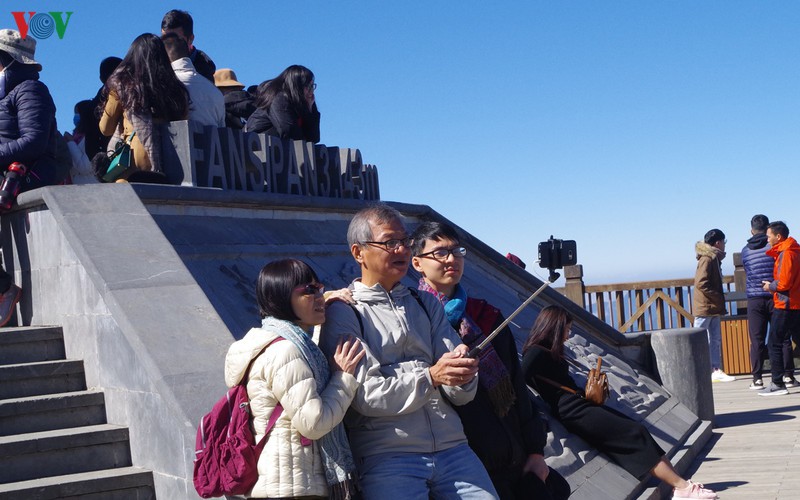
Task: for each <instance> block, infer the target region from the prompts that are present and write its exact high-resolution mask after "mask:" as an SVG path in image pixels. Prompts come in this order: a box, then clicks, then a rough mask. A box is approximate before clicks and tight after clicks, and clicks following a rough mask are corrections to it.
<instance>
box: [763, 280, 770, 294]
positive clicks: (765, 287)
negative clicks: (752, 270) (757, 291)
mask: <svg viewBox="0 0 800 500" xmlns="http://www.w3.org/2000/svg"><path fill="white" fill-rule="evenodd" d="M771 284H772V283H770V282H769V281H762V282H761V289H762V290H764V291H765V292H769V286H770V285H771Z"/></svg>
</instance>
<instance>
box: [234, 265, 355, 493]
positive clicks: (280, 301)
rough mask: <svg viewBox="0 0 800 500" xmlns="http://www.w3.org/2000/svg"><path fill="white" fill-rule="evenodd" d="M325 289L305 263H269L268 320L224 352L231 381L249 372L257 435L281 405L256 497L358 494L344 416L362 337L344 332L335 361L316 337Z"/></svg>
mask: <svg viewBox="0 0 800 500" xmlns="http://www.w3.org/2000/svg"><path fill="white" fill-rule="evenodd" d="M323 290H324V288H323V286H322V284H320V283H319V280H318V278H317V275H316V273H314V271H313V270H312V269H311V267H309V266H308V264H306V263H305V262H302V261H300V260H296V259H284V260H278V261H273V262H271V263H269V264H267V265H266V266H264V268H263V269H262V270H261V273H260V275H259V277H258V284H257V287H256V295H257V300H258V307H259V313H260V315H261V317H262V327H261V328H253V329H251V330H250V331H249V332H248V333H247V334H246V335H245V336H244V337H243V338H242V339H241V340H239V341H237V342H234V343H233V345H232V346H231V347H230V349H229V350H228V355H227V356H226V358H225V383H226V384H227V385H228V386H229V387H233V386H234V385H236V384H238V383H239V382H241V381H242V380H244V379H245V377H247V394H248V397H249V398H250V408H251V412H252V415H251V418H252V423H253V429H254V431H255V434H256V440H257V441H258V440H260V439H261V438H262V437H263V436H264V435H265V433H266V432H265V431H266V427H267V422H268V421H269V419H270V416H271V415H272V412H273V411H276V408H278V407H279V405H280V407H282V413H281V415H280V417H279V418H278V420H277V421H276V423H275V426H274V427H273V428H272V430H271V432H270V434H269V436H268V438H267V443H266V446H265V447H264V451H263V452H262V453H261V456H260V457H259V459H258V474H259V478H258V481H257V482H256V484H255V486H254V487H253V489H252V491H250V492H249V493H248V495H247V496H248V497H249V498H296V497H308V498H314V497H324V498H342V499H347V498H352V497H353V495H354V494H355V485H354V482H353V479H354V474H355V464H354V462H353V457H352V454H351V452H350V447H349V445H348V442H347V436H346V435H345V431H344V427H343V426H342V424H341V421H342V418H343V417H344V414H345V412H346V411H347V408H348V407H349V406H350V402H351V401H352V399H353V396H354V395H355V393H356V390H357V389H358V387H359V383H358V382H357V381H356V379H355V377H354V376H353V373H354V372H355V369H356V366H357V365H358V363H359V362H360V361H361V358H363V357H364V350H363V347H362V346H361V342H360V341H359V340H357V339H353V338H345V339H342V341H340V342H339V343H338V345H337V348H336V352H335V353H333V356H332V359H331V360H330V366H329V361H328V360H326V358H325V355H324V354H323V353H322V351H320V350H319V348H318V347H317V346H316V344H314V342H313V341H312V340H311V330H312V329H313V327H314V326H315V325H319V324H322V323H323V322H324V321H325V299H324V298H323V294H322V293H323ZM253 360H254V361H253ZM251 361H252V366H251V368H250V371H249V373H246V372H247V368H248V366H250V363H251Z"/></svg>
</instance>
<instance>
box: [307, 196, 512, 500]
mask: <svg viewBox="0 0 800 500" xmlns="http://www.w3.org/2000/svg"><path fill="white" fill-rule="evenodd" d="M347 241H348V244H349V245H350V252H351V253H352V255H353V258H354V259H355V260H356V262H358V264H359V265H360V267H361V278H360V279H356V280H355V281H353V283H352V284H351V285H350V290H351V292H352V296H353V300H354V301H355V304H354V305H349V304H346V303H344V302H335V303H333V304H332V305H331V306H330V308H329V309H328V313H327V320H326V322H325V324H324V325H323V327H322V332H321V336H320V338H321V342H320V343H321V347H322V350H323V351H324V352H325V353H326V354H327V355H329V356H330V355H331V354H332V353H333V352H334V350H335V346H336V343H337V341H338V339H339V338H340V337H342V336H356V337H358V338H360V339H361V340H362V343H363V345H364V348H365V351H366V356H365V357H364V360H362V361H361V363H360V365H359V366H358V368H357V370H356V374H355V375H356V379H358V381H359V382H360V383H361V387H360V388H359V389H358V391H357V393H356V396H355V398H354V400H353V403H352V405H351V407H350V410H349V411H348V413H347V416H346V417H345V425H346V426H347V428H348V430H349V437H350V442H351V446H352V450H353V455H354V456H355V458H356V466H357V467H358V469H359V473H360V483H361V487H362V490H363V493H364V498H376V499H380V500H390V499H398V500H400V499H407V498H416V499H427V498H471V499H489V498H496V497H497V493H496V492H495V489H494V487H493V486H492V481H491V479H489V476H488V474H487V473H486V470H485V469H484V467H483V465H482V464H481V462H480V460H479V459H478V457H477V456H476V455H475V453H474V452H473V451H472V450H471V449H470V448H469V445H468V444H467V439H466V437H465V436H464V431H463V428H462V425H461V421H460V419H459V417H458V414H457V413H456V412H455V411H454V410H453V407H452V406H451V405H463V404H466V403H468V402H469V401H470V400H472V398H473V397H474V396H475V392H476V390H477V387H478V380H477V377H476V374H477V371H478V363H477V360H476V359H472V358H469V357H467V356H466V354H467V352H468V350H467V346H465V345H463V344H462V343H461V340H460V338H459V336H458V334H457V333H456V332H455V331H454V330H453V328H452V327H451V326H450V324H449V323H448V321H447V318H446V316H445V313H444V309H443V308H442V306H441V305H440V304H439V302H438V301H437V300H436V299H435V298H434V297H432V296H431V295H430V294H427V293H421V294H420V293H418V292H417V291H416V290H411V289H409V288H406V287H405V286H404V285H403V284H402V283H400V280H401V279H402V278H403V277H404V276H405V275H406V273H407V272H408V265H409V263H410V261H411V248H410V246H411V244H412V241H411V239H410V238H409V236H408V233H407V232H406V230H405V227H404V226H403V222H402V219H401V216H400V214H399V213H398V212H397V211H396V210H395V209H393V208H391V207H389V206H387V205H376V206H372V207H369V208H366V209H364V210H362V211H360V212H359V213H357V214H356V215H355V217H353V220H352V221H351V222H350V227H349V229H348V232H347Z"/></svg>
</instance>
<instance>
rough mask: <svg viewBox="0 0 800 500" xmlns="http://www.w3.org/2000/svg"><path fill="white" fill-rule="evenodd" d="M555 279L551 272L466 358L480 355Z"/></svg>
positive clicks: (556, 275)
mask: <svg viewBox="0 0 800 500" xmlns="http://www.w3.org/2000/svg"><path fill="white" fill-rule="evenodd" d="M554 274H555V276H553V275H554ZM556 279H558V274H557V273H553V272H552V271H551V274H550V281H545V282H544V283H542V286H540V287H539V289H538V290H536V291H535V292H533V295H531V296H530V297H528V299H527V300H526V301H525V302H523V303H522V304H521V305H520V306H519V307H518V308H517V310H516V311H514V312H513V313H511V316H509V317H508V318H506V320H505V321H503V322H502V323H500V326H498V327H497V328H495V329H494V331H493V332H492V333H490V334H489V336H488V337H486V338H485V339H484V341H483V342H481V343H480V344H478V346H477V347H475V348H473V349H472V350H471V351H469V354H467V356H468V357H470V358H475V357H477V356H478V354H480V352H481V351H482V350H483V348H484V347H486V346H487V345H489V342H491V341H492V339H493V338H495V337H497V334H498V333H500V331H501V330H502V329H503V328H505V327H506V325H508V324H509V323H510V322H511V320H512V319H514V317H516V315H517V314H519V313H521V312H522V310H523V309H525V308H526V307H528V305H529V304H530V303H531V302H533V299H535V298H536V297H537V296H538V295H539V294H540V293H542V292H543V291H544V289H545V288H547V287H548V286H550V285H552V284H553V281H555V280H556Z"/></svg>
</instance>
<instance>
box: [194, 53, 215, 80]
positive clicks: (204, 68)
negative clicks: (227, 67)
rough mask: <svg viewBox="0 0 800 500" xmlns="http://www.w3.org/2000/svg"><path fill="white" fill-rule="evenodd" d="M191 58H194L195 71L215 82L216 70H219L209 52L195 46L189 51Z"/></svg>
mask: <svg viewBox="0 0 800 500" xmlns="http://www.w3.org/2000/svg"><path fill="white" fill-rule="evenodd" d="M189 59H191V60H192V64H194V69H195V71H197V72H198V73H200V74H201V75H203V76H204V77H206V78H208V79H209V80H211V83H214V72H215V71H217V65H216V64H214V61H212V60H211V58H210V57H208V54H206V53H205V52H203V51H202V50H199V49H198V48H197V47H193V48H192V51H191V52H190V53H189Z"/></svg>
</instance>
